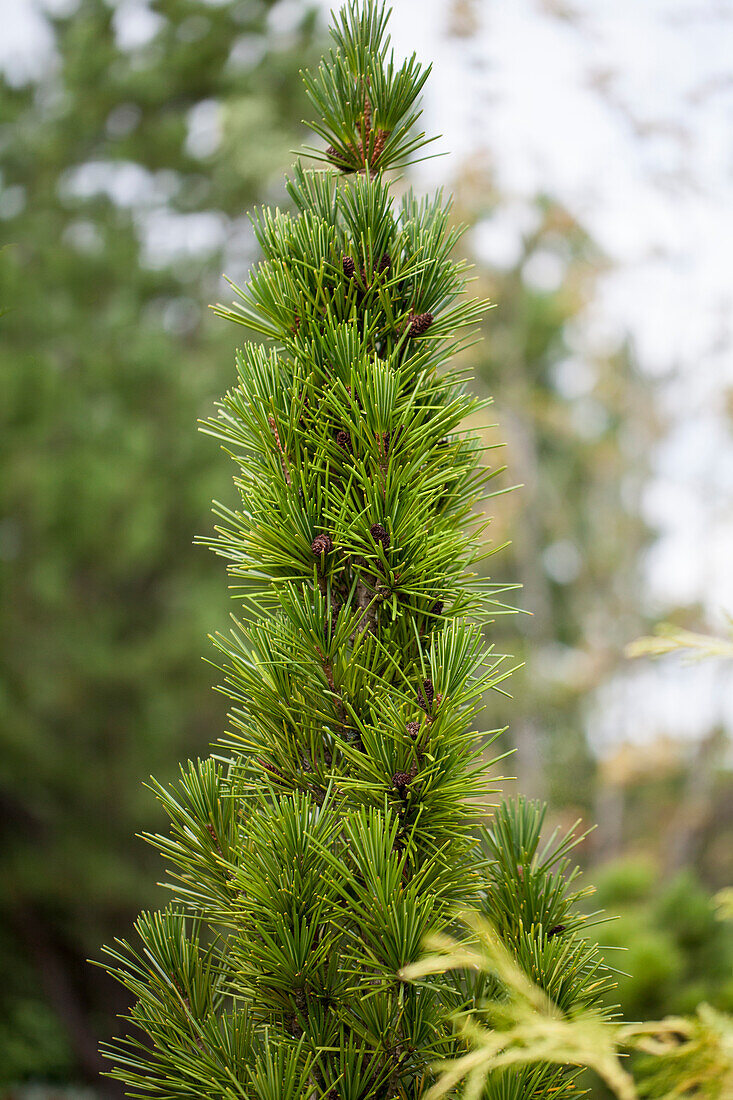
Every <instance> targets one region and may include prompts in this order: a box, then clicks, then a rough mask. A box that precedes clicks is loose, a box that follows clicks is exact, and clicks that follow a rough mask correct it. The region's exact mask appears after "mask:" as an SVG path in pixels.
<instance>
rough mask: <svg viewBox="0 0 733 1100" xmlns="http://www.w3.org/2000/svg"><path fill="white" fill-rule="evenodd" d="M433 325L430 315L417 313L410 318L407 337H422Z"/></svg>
mask: <svg viewBox="0 0 733 1100" xmlns="http://www.w3.org/2000/svg"><path fill="white" fill-rule="evenodd" d="M432 323H433V315H432V313H418V314H416V315H414V314H411V316H410V327H409V329H408V330H407V335H408V336H422V335H423V334H424V333H426V332H427V331H428V329H429V328H430V326H431V325H432Z"/></svg>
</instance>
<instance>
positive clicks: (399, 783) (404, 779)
mask: <svg viewBox="0 0 733 1100" xmlns="http://www.w3.org/2000/svg"><path fill="white" fill-rule="evenodd" d="M411 779H412V775H411V774H410V772H395V773H394V775H393V776H392V786H393V787H394V789H395V790H396V791H404V789H405V787H408V786H409V785H410V780H411Z"/></svg>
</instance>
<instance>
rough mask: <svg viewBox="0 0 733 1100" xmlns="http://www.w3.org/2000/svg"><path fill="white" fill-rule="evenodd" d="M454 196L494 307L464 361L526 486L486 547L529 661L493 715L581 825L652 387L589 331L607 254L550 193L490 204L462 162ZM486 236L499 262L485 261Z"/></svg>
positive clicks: (638, 536) (633, 553)
mask: <svg viewBox="0 0 733 1100" xmlns="http://www.w3.org/2000/svg"><path fill="white" fill-rule="evenodd" d="M456 199H457V203H456V206H457V209H456V216H457V217H458V218H459V219H460V220H463V221H468V222H469V223H470V224H472V225H473V226H474V234H473V240H474V247H475V251H476V256H477V260H478V267H477V274H478V278H479V290H480V292H481V293H485V294H487V296H488V297H490V298H491V299H492V300H493V301H496V302H498V303H499V305H498V307H497V309H496V310H494V311H493V312H492V313H491V314H490V315H489V318H488V321H487V323H486V328H485V333H484V336H485V339H484V340H483V341H482V342H481V343H480V344H479V345H478V346H477V347H476V348H475V349H472V350H471V352H470V353H469V354H471V355H472V356H474V361H475V360H476V358H477V359H478V364H477V373H478V377H479V379H482V380H483V381H484V383H485V386H486V389H487V391H488V392H490V393H496V394H497V395H498V396H497V400H496V416H495V419H496V421H497V422H498V423H499V425H500V427H501V437H502V438H503V439H504V440H505V441H506V463H507V466H508V468H509V469H510V470H511V474H512V481H514V480H516V482H518V483H519V484H521V486H522V488H521V489H520V490H519V491H518V492H516V493H509V494H507V495H506V496H504V497H503V498H502V500H501V501H497V504H496V508H495V521H494V529H493V537H494V539H495V541H497V542H498V543H501V542H502V541H504V540H505V539H509V540H511V544H512V545H511V549H510V551H509V553H507V554H502V555H501V568H502V574H501V575H502V577H505V578H506V579H507V580H516V581H518V582H520V583H521V585H522V591H521V592H520V594H519V595H518V597H517V601H516V602H517V604H518V605H519V606H520V607H521V608H522V609H524V610H526V611H528V612H530V613H531V614H528V615H521V616H519V619H518V620H516V619H512V621H511V623H510V624H508V629H509V630H510V631H511V632H512V638H511V643H510V646H511V648H512V651H513V652H517V642H516V634H517V631H519V633H520V636H521V637H522V638H523V645H521V646H520V651H519V652H518V653H517V656H518V657H520V659H522V660H523V661H524V662H525V665H524V668H523V670H522V671H520V672H519V673H517V674H515V676H514V677H513V683H512V694H513V696H514V698H513V700H512V701H511V703H509V704H508V705H507V710H506V715H505V720H506V721H507V722H508V723H509V722H510V729H509V737H510V739H512V741H513V743H514V745H515V747H516V748H517V756H516V757H515V763H514V765H513V767H514V772H515V774H518V776H519V778H520V780H521V785H522V790H523V791H526V792H527V793H529V794H532V795H535V796H539V797H543V798H549V799H550V801H551V803H552V804H553V805H554V806H555V807H567V806H572V807H573V809H574V810H575V809H577V810H579V811H580V812H586V813H587V812H588V811H590V817H591V818H593V817H595V816H596V807H595V805H594V788H595V761H594V758H593V754H592V752H591V749H590V747H589V745H588V741H587V736H586V727H587V715H588V709H589V707H590V706H592V694H593V691H594V689H595V688H596V687H597V686H598V685H599V684H601V683H602V682H603V681H604V680H605V679H606V678H607V677H608V676H610V675H611V674H612V672H613V670H614V669H615V668H616V667H617V665H618V663H619V662H620V661H622V660H623V647H624V644H625V643H626V641H628V639H629V638H630V637H633V636H634V631H635V630H638V629H639V627H640V626H641V625H642V624H643V622H644V620H643V617H642V612H641V610H640V608H639V601H640V587H639V585H640V577H639V561H640V557H641V553H642V551H643V548H644V545H645V542H646V540H647V538H648V531H647V529H646V528H645V525H644V523H643V521H642V519H641V517H640V511H639V497H640V493H641V487H642V485H643V481H644V476H645V469H644V462H643V456H644V455H645V454H648V453H649V448H650V444H651V440H652V438H653V433H654V430H655V428H654V416H653V412H652V407H651V387H650V384H649V382H648V381H647V380H646V379H645V378H644V377H643V376H642V375H641V374H640V372H639V370H638V368H637V366H636V364H635V360H634V355H633V349H631V348H630V347H629V346H628V345H626V344H620V345H617V346H614V345H612V344H611V343H609V344H608V345H607V346H606V347H604V346H603V345H602V344H601V342H600V341H597V342H596V343H595V344H593V343H591V341H590V340H589V339H588V337H587V335H586V334H585V330H584V325H583V318H584V314H585V312H586V310H587V308H588V306H589V304H590V303H591V302H592V301H593V298H594V295H595V294H596V292H597V286H598V279H599V277H600V276H601V275H602V274H603V272H604V270H605V261H604V258H603V256H602V254H601V252H600V251H599V249H598V248H597V246H596V245H595V244H594V242H593V241H592V239H591V238H590V236H589V234H588V233H587V231H586V230H584V228H583V227H582V226H581V225H580V224H579V222H578V221H577V220H576V219H574V218H573V217H572V216H571V215H570V214H569V213H568V212H567V211H566V210H565V209H564V208H563V207H562V206H561V205H560V204H559V203H558V202H557V201H555V200H553V199H552V198H550V197H548V196H537V197H536V199H534V200H533V201H526V202H525V201H520V200H519V199H516V198H512V197H510V196H506V195H501V194H500V193H498V192H497V190H496V187H495V186H494V185H493V182H492V176H491V172H490V171H489V170H488V169H487V167H486V165H485V163H484V162H483V161H482V160H480V159H479V160H477V161H476V162H474V163H469V164H467V165H466V166H465V169H464V172H463V173H462V176H461V178H460V179H459V181H458V183H457V186H456ZM492 239H493V241H494V244H493V245H492V243H491V242H492ZM498 240H503V241H504V247H503V251H504V256H503V257H502V260H501V262H500V261H499V260H498V259H497V260H496V261H495V260H494V259H493V258H491V250H492V248H493V250H494V253H495V254H496V255H497V256H498V254H499V250H498V249H497V247H496V242H497V241H498ZM487 242H488V243H487ZM499 379H501V385H498V380H499ZM492 441H493V442H496V440H492ZM507 484H508V483H507ZM494 637H496V634H494ZM499 637H500V635H499ZM497 644H498V645H501V642H500V641H499V642H498V643H497ZM508 644H509V643H508ZM510 719H511V721H510ZM497 720H498V719H497ZM601 831H602V823H601V828H600V829H599V833H600V832H601Z"/></svg>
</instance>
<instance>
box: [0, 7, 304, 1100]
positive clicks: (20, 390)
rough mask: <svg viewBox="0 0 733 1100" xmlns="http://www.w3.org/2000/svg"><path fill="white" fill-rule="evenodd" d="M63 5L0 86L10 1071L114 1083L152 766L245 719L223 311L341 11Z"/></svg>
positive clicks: (1, 942)
mask: <svg viewBox="0 0 733 1100" xmlns="http://www.w3.org/2000/svg"><path fill="white" fill-rule="evenodd" d="M49 24H50V27H51V29H52V32H53V38H54V44H55V60H54V63H53V65H52V66H51V67H50V70H49V71H48V72H47V73H46V74H44V75H43V76H42V77H41V78H40V79H39V80H37V81H33V82H31V83H24V84H21V85H18V86H16V85H14V84H11V83H9V82H8V80H3V81H2V83H0V127H1V134H2V139H1V140H2V191H1V192H0V214H1V215H2V218H3V220H4V225H3V230H4V233H3V235H4V240H5V241H7V242H9V243H8V246H7V247H6V248H5V249H4V251H3V252H2V254H1V256H0V301H2V303H3V306H4V308H5V310H6V312H5V315H4V316H3V318H2V321H1V322H0V323H1V324H2V342H3V399H2V414H1V416H2V440H1V442H0V448H1V449H2V458H1V462H2V471H3V473H2V478H0V485H1V488H0V497H1V498H2V507H1V512H2V517H3V518H2V524H1V525H0V559H1V560H2V569H3V588H4V592H5V598H4V600H3V610H2V653H1V656H0V660H1V661H2V685H3V686H2V692H1V694H0V714H1V718H0V721H1V722H2V729H3V752H2V755H1V757H0V884H1V885H0V922H1V923H0V1020H1V1021H2V1023H0V1086H2V1085H3V1084H7V1083H8V1082H9V1081H14V1080H18V1079H22V1078H25V1077H43V1078H48V1079H65V1078H79V1079H86V1080H89V1081H92V1080H94V1081H96V1080H97V1074H98V1072H99V1068H100V1066H101V1063H100V1060H99V1058H98V1055H97V1043H98V1038H99V1035H100V1033H101V1034H104V1033H108V1032H109V1030H110V1029H111V1027H112V1026H113V1025H112V1020H111V1016H112V1012H113V1010H114V1009H118V1010H119V1008H120V1007H121V1006H120V1005H119V1004H118V1003H117V1002H116V1000H115V997H116V991H113V989H112V987H111V983H110V984H108V983H107V982H106V981H105V979H104V978H103V976H102V975H101V972H100V971H98V970H96V969H95V968H92V967H90V966H88V965H86V963H85V960H86V958H87V957H88V956H89V955H90V954H96V953H97V951H98V947H99V944H100V943H101V942H102V940H103V939H104V938H105V937H108V936H110V935H112V934H113V930H114V929H116V928H120V927H124V926H125V925H126V924H127V923H128V922H129V920H130V919H131V916H132V915H133V914H134V913H136V912H137V910H138V909H139V907H140V905H141V904H145V903H147V902H150V901H151V900H152V899H151V898H150V896H149V893H147V891H149V883H150V882H152V881H153V873H152V871H151V870H150V867H151V864H150V862H149V859H148V853H147V851H146V846H145V845H144V844H143V843H141V842H140V841H139V840H136V839H135V833H137V832H139V831H141V830H142V829H145V828H150V827H151V826H153V825H154V824H155V821H154V817H153V815H154V813H155V809H154V804H153V803H154V800H153V798H152V796H150V795H149V794H148V792H146V791H145V790H144V789H143V787H142V785H141V782H142V780H143V779H144V777H145V776H147V775H149V774H150V773H151V772H153V771H154V772H155V773H156V774H159V775H161V774H171V773H172V772H173V770H174V769H175V768H176V766H177V761H178V760H179V759H183V758H185V757H186V755H188V754H191V753H193V754H195V753H196V752H197V751H199V750H201V751H205V749H206V746H207V745H208V743H209V742H210V741H211V740H212V739H213V738H214V737H215V736H216V735H217V734H218V733H219V732H220V731H221V728H222V724H223V720H224V714H225V702H224V700H223V699H220V698H219V697H218V696H217V695H216V694H214V693H213V692H212V690H211V683H212V679H213V675H212V672H211V669H210V668H208V667H207V666H206V665H205V664H204V663H203V662H202V660H201V655H202V654H203V653H205V652H206V645H207V643H206V633H207V632H208V631H210V630H213V629H216V628H218V627H220V626H221V625H222V624H223V622H224V617H225V615H226V613H227V602H228V601H227V592H226V589H225V584H224V578H223V575H222V572H221V569H220V568H219V566H218V565H217V563H216V561H215V560H214V558H213V557H212V555H210V554H209V553H208V552H207V551H205V550H203V549H200V548H195V547H193V546H192V541H193V539H194V537H195V536H196V535H197V534H200V533H202V532H204V533H205V532H207V531H208V530H210V528H211V519H210V515H209V510H210V502H211V498H212V497H213V496H217V495H220V494H221V492H222V491H224V492H225V491H227V490H226V484H225V483H226V480H227V479H226V477H225V475H224V473H223V472H222V471H223V467H222V465H221V459H220V457H219V455H218V452H217V450H216V448H215V447H212V445H211V443H210V441H207V440H206V439H205V438H204V437H201V436H200V435H199V434H198V433H197V431H196V420H197V418H198V417H200V416H202V415H208V414H209V413H210V411H211V405H212V401H213V399H214V397H215V396H218V395H220V394H221V393H222V392H223V391H224V390H225V389H226V388H227V386H228V385H229V383H230V380H231V377H232V362H233V348H234V345H235V341H236V334H235V333H232V332H230V331H229V329H228V328H227V326H225V325H221V324H218V323H216V322H215V321H214V320H213V318H210V315H209V314H208V313H207V311H206V309H205V304H206V303H207V302H208V301H210V300H213V298H214V297H215V296H216V294H217V290H218V280H217V277H218V274H219V272H220V271H221V270H222V269H223V266H224V265H226V267H227V270H228V271H229V272H230V273H231V274H235V275H236V274H238V272H239V270H241V268H242V265H246V264H248V262H249V261H250V259H251V255H252V238H251V235H250V232H249V223H248V222H247V221H245V220H244V218H243V216H242V215H243V211H244V210H245V209H246V208H247V207H249V206H250V205H251V204H252V202H253V201H256V200H257V199H258V198H261V197H262V196H263V195H265V194H267V195H268V196H269V197H272V193H271V192H272V186H273V184H272V182H271V181H272V180H273V179H278V180H279V179H280V177H281V174H282V169H283V166H284V165H285V164H287V163H288V162H289V160H290V156H289V149H290V148H292V147H293V146H294V144H295V143H296V142H297V141H298V137H297V132H296V125H297V123H298V122H299V120H300V113H301V98H300V78H299V75H298V68H299V66H300V65H301V64H303V63H304V62H305V61H306V60H307V57H308V55H309V52H310V50H311V47H312V39H313V27H314V21H313V17H312V15H311V14H310V12H309V7H308V5H306V4H297V5H295V6H294V5H292V4H282V3H281V4H273V3H262V2H249V0H245V2H242V0H240V2H225V3H218V4H210V3H206V2H204V0H157V2H156V3H154V4H152V5H151V7H150V9H149V10H147V11H145V10H143V11H142V12H141V11H140V9H137V14H136V12H135V9H133V10H132V12H130V11H129V10H127V9H125V7H124V6H122V7H119V6H118V7H115V6H113V5H109V4H107V3H104V2H103V0H81V2H80V3H79V4H78V5H77V6H76V7H74V8H73V9H72V10H70V12H69V14H67V15H59V16H56V17H54V18H49ZM275 197H276V198H277V193H276V195H275ZM126 913H127V914H128V915H127V916H126V915H124V914H126Z"/></svg>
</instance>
